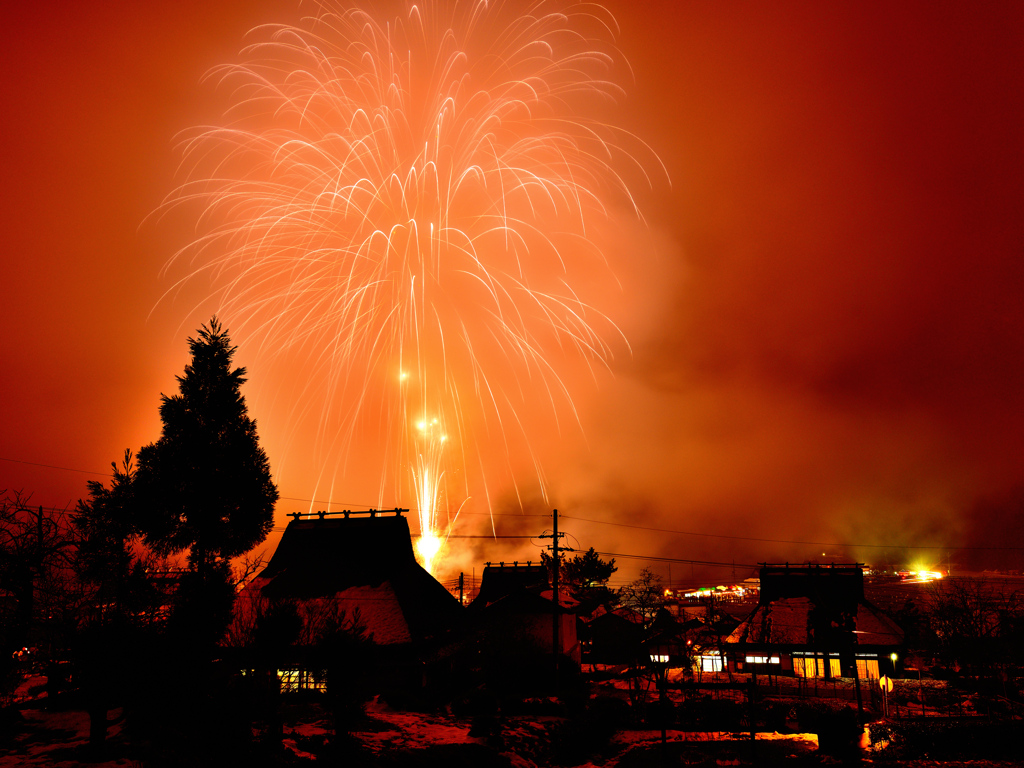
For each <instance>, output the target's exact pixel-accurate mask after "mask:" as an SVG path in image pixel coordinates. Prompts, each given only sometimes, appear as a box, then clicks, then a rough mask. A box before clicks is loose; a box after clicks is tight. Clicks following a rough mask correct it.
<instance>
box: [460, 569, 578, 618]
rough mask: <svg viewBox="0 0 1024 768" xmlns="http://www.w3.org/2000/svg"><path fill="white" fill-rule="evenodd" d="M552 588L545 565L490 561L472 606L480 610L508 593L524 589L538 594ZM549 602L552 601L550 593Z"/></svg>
mask: <svg viewBox="0 0 1024 768" xmlns="http://www.w3.org/2000/svg"><path fill="white" fill-rule="evenodd" d="M550 588H551V587H550V584H549V582H548V569H547V567H546V566H544V565H534V564H533V563H526V564H520V563H518V562H516V563H509V564H507V565H506V564H505V563H499V564H497V565H494V564H493V563H488V564H487V565H486V566H485V567H484V573H483V576H482V577H481V579H480V592H479V594H477V596H476V599H475V600H473V602H472V603H471V606H470V607H472V608H473V609H474V610H479V609H481V608H484V607H486V606H488V605H491V604H492V603H495V602H497V601H498V600H501V599H502V598H503V597H505V596H506V595H510V594H513V593H517V592H523V591H525V592H531V593H533V594H534V595H537V594H540V592H542V591H543V590H545V589H546V590H548V591H549V593H550ZM559 591H561V590H559ZM548 602H550V594H549V595H548ZM549 610H550V609H549Z"/></svg>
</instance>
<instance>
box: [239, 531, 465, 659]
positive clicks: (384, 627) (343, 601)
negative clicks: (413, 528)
mask: <svg viewBox="0 0 1024 768" xmlns="http://www.w3.org/2000/svg"><path fill="white" fill-rule="evenodd" d="M252 587H253V588H254V589H258V590H259V591H260V593H261V594H262V595H263V596H264V597H266V598H269V599H287V598H292V599H298V600H315V599H331V600H334V601H335V602H336V603H338V607H339V608H340V609H342V610H344V611H345V612H347V613H349V614H350V615H351V614H353V613H354V612H355V611H358V612H359V618H360V623H361V624H362V625H363V626H365V627H366V630H367V632H368V633H370V634H372V635H373V639H374V641H375V642H377V643H378V644H381V645H393V644H402V643H408V642H414V641H417V640H422V639H427V638H429V637H433V636H436V635H439V634H441V633H443V632H445V631H447V630H448V629H450V628H451V627H452V626H453V625H454V624H456V623H457V622H458V621H460V620H461V618H462V607H461V606H460V605H459V602H458V600H456V599H455V597H453V596H452V595H451V594H450V593H449V592H448V590H446V589H445V588H444V587H443V586H441V584H440V583H439V582H438V581H437V580H436V579H434V577H433V576H431V575H430V574H429V573H427V572H426V571H425V570H424V569H423V568H422V567H421V566H420V564H419V563H417V562H416V558H415V557H414V555H413V549H412V538H411V535H410V532H409V523H408V521H407V520H406V519H405V518H404V517H402V516H400V515H390V516H384V515H377V516H373V517H369V516H365V517H348V518H342V517H330V518H326V519H323V520H319V519H317V520H293V521H292V522H291V523H289V525H288V527H287V529H285V532H284V536H282V538H281V543H280V544H279V545H278V548H277V551H276V552H275V553H274V556H273V557H272V558H271V560H270V562H269V563H268V564H267V567H266V568H265V569H264V570H263V571H262V572H261V573H260V574H259V576H258V577H257V579H255V580H254V582H253V585H252Z"/></svg>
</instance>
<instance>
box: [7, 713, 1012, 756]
mask: <svg viewBox="0 0 1024 768" xmlns="http://www.w3.org/2000/svg"><path fill="white" fill-rule="evenodd" d="M110 714H111V718H112V719H115V720H116V718H117V716H118V715H119V714H120V713H119V711H117V710H114V711H112V712H111V713H110ZM283 714H284V719H285V731H284V740H283V742H282V745H281V747H280V749H278V750H275V749H273V748H272V747H270V746H268V745H264V747H263V748H261V750H260V751H259V752H258V753H257V754H255V755H254V754H251V753H250V754H248V755H244V756H242V755H239V758H240V759H241V762H237V763H235V764H239V765H242V764H244V765H247V766H254V767H255V766H261V765H266V766H299V765H332V766H333V765H339V766H342V765H343V766H353V767H355V768H359V767H360V766H382V767H383V768H428V767H429V768H433V766H445V768H491V767H492V766H493V767H494V768H499V767H500V768H533V767H535V766H547V765H565V766H576V767H583V768H590V767H591V766H593V767H595V768H596V767H598V766H601V767H606V768H643V767H645V766H660V765H671V766H682V765H686V766H722V765H765V766H772V765H782V766H794V767H800V766H820V765H842V764H862V765H872V766H874V765H877V766H900V767H901V768H923V767H924V766H954V765H956V766H961V765H966V766H1016V765H1020V764H1021V762H1019V761H1017V760H964V759H958V760H941V759H931V758H921V759H913V760H906V759H896V758H892V757H887V756H886V754H885V752H884V751H879V746H880V745H878V744H875V745H872V744H870V743H869V736H868V737H866V738H865V739H864V740H863V741H862V748H861V749H860V750H859V751H858V752H857V753H856V754H852V755H849V756H847V757H845V758H838V757H832V756H829V755H825V754H823V753H822V752H821V751H820V750H819V745H818V739H817V737H816V736H815V735H814V734H807V733H789V734H778V733H763V734H759V735H758V739H757V740H756V742H754V743H751V741H750V739H749V734H730V733H721V732H718V733H687V732H682V731H678V730H669V731H668V732H667V734H666V736H667V743H666V745H665V746H664V747H663V746H662V744H661V732H660V731H654V730H634V729H626V730H621V731H619V732H618V733H617V734H616V735H615V736H614V737H613V738H611V739H610V740H609V741H607V742H606V743H604V744H602V745H601V748H600V749H598V750H596V751H595V753H594V754H590V755H583V754H582V752H585V751H586V744H576V745H575V746H574V748H575V749H578V750H581V752H580V754H578V755H576V756H575V757H574V756H573V755H571V754H567V753H566V752H565V750H564V749H563V748H562V746H561V745H562V744H564V743H565V742H566V740H570V739H575V740H576V741H577V742H579V741H580V735H579V734H578V733H576V734H575V735H574V734H572V733H571V732H570V731H571V729H572V725H571V722H570V721H567V720H566V719H565V718H563V717H559V716H557V715H546V714H535V715H516V716H510V717H506V718H502V720H501V727H500V729H499V731H500V733H498V734H496V733H495V732H493V731H492V732H491V733H490V734H489V735H473V734H474V729H475V728H478V724H476V723H474V722H473V721H471V720H469V719H467V718H459V717H455V716H453V715H451V714H448V713H446V712H436V713H421V712H408V711H398V710H395V709H392V708H390V707H388V706H386V705H384V704H382V703H380V702H379V701H374V702H371V703H370V705H369V706H368V707H367V711H366V714H365V716H364V717H362V718H360V719H359V720H358V721H355V722H353V723H352V724H351V732H350V734H349V735H348V736H347V737H344V738H343V739H341V740H335V739H334V737H333V731H332V728H331V724H330V718H329V717H328V716H327V714H326V713H325V712H324V711H322V710H321V709H320V708H319V706H318V705H316V704H315V703H297V704H289V705H287V706H286V707H284V710H283ZM21 715H22V719H21V720H20V722H18V723H17V725H16V727H15V728H14V729H13V732H12V731H8V734H7V735H6V736H5V737H4V738H3V740H2V741H0V766H48V767H49V766H52V767H54V768H79V767H82V768H84V767H85V766H91V767H93V768H108V767H110V766H123V767H124V768H142V767H143V766H152V767H153V768H164V766H171V765H175V766H176V765H188V764H193V765H200V764H209V761H208V760H204V759H203V757H204V756H203V755H202V754H200V753H196V754H193V755H191V756H183V755H181V754H179V755H177V756H175V757H174V758H169V757H167V756H161V755H152V754H146V753H145V750H144V748H143V747H141V746H140V745H136V744H132V743H131V741H130V740H129V739H128V738H127V736H126V734H124V733H122V731H121V726H120V724H118V723H115V724H114V725H112V726H111V728H110V732H109V739H108V742H107V745H106V749H105V751H104V752H103V753H102V754H99V755H92V754H90V753H89V752H88V749H87V737H88V727H89V721H88V717H87V716H86V714H85V713H84V712H81V711H78V710H69V711H63V712H51V711H48V710H46V709H44V708H32V707H27V708H25V709H23V710H21ZM567 728H568V729H569V730H567ZM606 735H607V734H606ZM882 746H884V745H882ZM232 762H233V761H232Z"/></svg>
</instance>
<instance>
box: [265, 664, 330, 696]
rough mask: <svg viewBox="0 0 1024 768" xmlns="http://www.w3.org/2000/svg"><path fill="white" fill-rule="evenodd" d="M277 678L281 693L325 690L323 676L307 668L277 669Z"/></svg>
mask: <svg viewBox="0 0 1024 768" xmlns="http://www.w3.org/2000/svg"><path fill="white" fill-rule="evenodd" d="M277 679H278V681H279V682H280V684H281V691H282V692H283V693H289V692H293V691H326V690H327V680H326V678H325V676H324V675H323V674H317V673H315V672H311V671H310V670H307V669H279V670H277Z"/></svg>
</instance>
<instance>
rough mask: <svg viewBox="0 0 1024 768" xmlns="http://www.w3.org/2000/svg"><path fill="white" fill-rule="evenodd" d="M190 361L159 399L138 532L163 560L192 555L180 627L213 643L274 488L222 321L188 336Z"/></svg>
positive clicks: (141, 476) (144, 463)
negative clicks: (236, 567)
mask: <svg viewBox="0 0 1024 768" xmlns="http://www.w3.org/2000/svg"><path fill="white" fill-rule="evenodd" d="M188 342H189V348H190V350H191V352H192V361H191V362H190V363H189V364H188V365H187V366H186V367H185V373H184V375H182V376H179V377H178V386H179V390H180V391H179V394H177V395H173V396H167V395H163V396H162V403H161V406H160V418H161V420H162V421H163V431H162V434H161V437H160V439H159V440H158V441H157V442H155V443H152V444H151V445H147V446H145V447H144V448H142V450H140V451H139V455H138V470H137V472H136V476H135V483H134V485H135V490H136V498H137V500H138V502H139V504H138V510H139V512H138V514H139V515H140V520H139V529H140V531H141V532H142V535H143V537H144V540H145V542H146V544H147V545H148V546H150V547H152V549H153V550H154V551H156V552H157V553H159V554H164V555H167V554H173V553H178V552H183V551H185V550H187V551H188V562H189V572H188V573H187V574H185V576H184V577H183V578H182V580H181V583H180V584H179V587H178V600H177V602H176V606H175V614H176V617H177V623H178V624H179V625H184V626H186V627H189V628H190V629H191V630H195V631H197V632H199V635H196V639H197V640H198V641H200V642H201V643H202V642H211V641H212V642H216V640H218V639H219V638H220V636H221V635H222V634H223V632H224V629H225V628H226V627H227V624H228V622H229V621H230V613H231V603H232V600H233V596H234V592H233V587H232V585H231V583H230V582H231V579H230V560H231V558H233V557H237V556H238V555H241V554H243V553H245V552H247V551H249V550H250V549H252V548H253V547H254V546H256V545H257V544H259V543H260V542H262V541H263V540H264V539H265V538H266V537H267V534H268V533H269V532H270V529H271V528H272V527H273V524H274V504H275V502H276V501H277V487H276V486H275V485H274V482H273V480H272V479H271V475H270V465H269V462H268V461H267V456H266V454H265V453H264V452H263V449H262V448H260V446H259V441H258V438H257V436H256V422H255V421H254V420H253V419H251V418H249V415H248V410H247V408H246V404H245V398H244V397H243V396H242V392H241V387H242V384H243V383H245V369H244V368H232V358H233V357H234V353H235V349H236V348H235V347H233V346H232V345H231V341H230V339H229V338H228V333H227V331H226V330H225V329H224V328H223V327H222V326H221V324H220V322H219V321H218V320H217V318H216V317H214V318H213V319H211V320H210V323H209V325H208V326H206V325H204V326H203V327H202V328H201V329H200V330H199V332H198V335H197V337H196V338H189V340H188Z"/></svg>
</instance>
